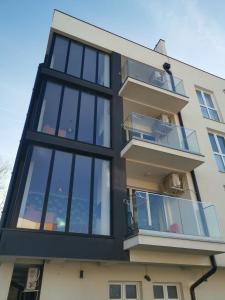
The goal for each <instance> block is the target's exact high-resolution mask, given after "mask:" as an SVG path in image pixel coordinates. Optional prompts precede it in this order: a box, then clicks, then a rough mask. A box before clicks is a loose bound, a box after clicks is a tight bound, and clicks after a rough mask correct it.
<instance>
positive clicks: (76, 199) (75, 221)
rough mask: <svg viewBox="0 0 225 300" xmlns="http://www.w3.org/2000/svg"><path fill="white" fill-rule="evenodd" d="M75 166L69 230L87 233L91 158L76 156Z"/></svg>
mask: <svg viewBox="0 0 225 300" xmlns="http://www.w3.org/2000/svg"><path fill="white" fill-rule="evenodd" d="M75 166H76V167H75V174H74V182H73V194H72V205H71V213H70V228H69V230H70V231H71V232H80V233H88V231H89V211H90V196H91V194H90V189H91V166H92V158H90V157H87V156H81V155H77V156H76V161H75ZM104 185H105V184H104Z"/></svg>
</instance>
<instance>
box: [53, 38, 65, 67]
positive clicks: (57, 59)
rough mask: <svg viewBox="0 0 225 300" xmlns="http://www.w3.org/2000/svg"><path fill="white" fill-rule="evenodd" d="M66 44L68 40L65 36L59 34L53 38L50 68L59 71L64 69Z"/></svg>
mask: <svg viewBox="0 0 225 300" xmlns="http://www.w3.org/2000/svg"><path fill="white" fill-rule="evenodd" d="M68 44H69V42H68V39H66V38H63V37H60V36H57V37H56V38H55V44H54V49H53V53H52V59H51V64H50V68H52V69H55V70H58V71H61V72H64V71H65V64H66V55H67V50H68Z"/></svg>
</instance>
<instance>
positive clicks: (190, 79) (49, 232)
mask: <svg viewBox="0 0 225 300" xmlns="http://www.w3.org/2000/svg"><path fill="white" fill-rule="evenodd" d="M224 91H225V80H224V79H222V78H219V77H217V76H215V75H212V74H209V73H207V72H205V71H202V70H200V69H197V68H195V67H193V66H190V65H188V64H186V63H184V62H181V61H178V60H176V59H174V58H171V57H169V56H168V55H167V53H166V49H165V43H164V41H163V40H160V41H159V42H158V44H157V45H156V47H155V49H154V50H151V49H148V48H146V47H144V46H142V45H139V44H137V43H135V42H132V41H129V40H127V39H125V38H122V37H120V36H117V35H116V34H113V33H110V32H108V31H105V30H103V29H100V28H98V27H96V26H93V25H91V24H88V23H86V22H83V21H81V20H78V19H76V18H74V17H72V16H69V15H67V14H64V13H62V12H60V11H57V10H56V11H54V16H53V21H52V26H51V29H50V35H49V40H48V46H47V51H46V56H45V59H44V63H41V64H40V65H39V68H38V72H37V76H36V81H35V84H34V89H33V94H32V98H31V102H30V107H29V111H28V114H27V119H26V122H25V127H24V131H23V134H22V138H21V142H20V146H19V149H18V154H17V158H16V162H15V166H14V170H13V174H12V179H11V183H10V187H9V191H8V196H7V200H6V203H5V207H4V211H3V215H2V218H1V231H0V300H34V299H35V300H36V299H40V300H50V299H54V300H62V299H65V300H88V299H91V300H99V299H100V300H105V299H107V300H108V299H120V300H128V299H133V300H154V299H159V300H175V299H177V300H196V299H197V300H211V299H224V298H225V285H224V282H225V255H224V253H225V217H224V216H225V123H224V120H225V94H224Z"/></svg>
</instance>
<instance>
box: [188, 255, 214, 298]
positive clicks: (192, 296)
mask: <svg viewBox="0 0 225 300" xmlns="http://www.w3.org/2000/svg"><path fill="white" fill-rule="evenodd" d="M209 258H210V262H211V265H212V268H211V269H210V270H209V271H208V272H207V273H205V274H204V275H203V276H201V277H200V278H199V279H198V280H196V281H195V282H194V283H193V284H192V285H191V287H190V294H191V300H196V295H195V289H196V287H198V286H199V285H200V284H202V283H203V282H205V281H207V279H208V278H209V277H211V276H212V275H213V274H215V273H216V271H217V264H216V259H215V256H214V255H211V256H210V257H209Z"/></svg>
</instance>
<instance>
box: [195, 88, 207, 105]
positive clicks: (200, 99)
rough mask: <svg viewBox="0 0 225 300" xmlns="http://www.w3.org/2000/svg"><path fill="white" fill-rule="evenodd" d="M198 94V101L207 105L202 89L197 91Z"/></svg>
mask: <svg viewBox="0 0 225 300" xmlns="http://www.w3.org/2000/svg"><path fill="white" fill-rule="evenodd" d="M196 93H197V96H198V101H199V103H200V104H202V105H205V103H204V100H203V97H202V93H201V92H200V91H196Z"/></svg>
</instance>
